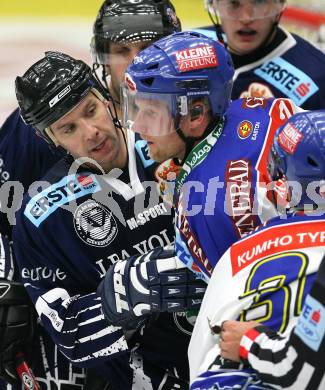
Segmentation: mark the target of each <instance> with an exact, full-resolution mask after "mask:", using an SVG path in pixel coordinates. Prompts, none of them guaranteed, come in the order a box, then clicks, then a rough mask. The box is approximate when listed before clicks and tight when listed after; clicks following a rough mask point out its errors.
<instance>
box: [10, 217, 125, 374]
mask: <svg viewBox="0 0 325 390" xmlns="http://www.w3.org/2000/svg"><path fill="white" fill-rule="evenodd" d="M13 238H14V251H15V255H16V259H17V263H18V267H19V270H20V275H21V279H22V282H23V283H24V286H25V288H26V289H27V291H28V293H29V295H30V297H31V299H32V301H33V303H34V305H35V307H36V310H37V313H38V315H39V317H40V319H41V322H42V324H43V325H44V327H45V328H46V330H47V331H48V332H49V334H50V335H51V337H52V339H53V341H54V342H55V344H56V345H57V346H58V347H59V349H60V351H61V352H62V353H63V354H64V355H65V356H66V357H67V358H68V359H69V360H70V361H71V362H72V363H73V364H74V365H78V366H85V367H86V366H91V365H94V364H96V365H97V364H100V361H102V362H104V361H106V360H108V359H110V358H112V357H114V356H117V355H120V354H122V353H125V352H126V351H127V350H128V346H127V342H126V340H125V338H124V334H123V331H122V329H121V328H118V327H115V326H112V325H110V324H109V323H108V321H107V320H106V319H105V318H104V315H103V313H102V309H101V300H100V298H99V297H98V296H97V294H96V291H91V289H89V290H90V291H89V293H87V294H83V295H78V291H85V290H86V289H82V288H80V286H78V283H76V281H75V280H74V278H73V277H72V275H73V269H69V266H68V265H67V266H66V267H65V266H64V263H63V262H61V263H60V253H59V252H58V253H57V255H56V257H57V258H55V255H54V253H53V251H51V252H49V251H43V252H42V248H40V246H39V245H35V244H34V243H33V242H32V241H29V242H28V241H27V240H26V236H24V232H23V231H22V226H20V224H18V225H17V226H16V227H15V228H14V231H13ZM35 239H36V238H35V237H34V240H35ZM42 240H43V244H44V241H46V238H44V237H42ZM36 247H37V250H36V249H35V248H36ZM45 247H46V246H45ZM46 252H47V253H46ZM80 266H82V259H81V258H80ZM79 283H80V281H79ZM83 284H84V285H85V286H87V279H86V278H85V280H84V282H83ZM93 290H95V288H93Z"/></svg>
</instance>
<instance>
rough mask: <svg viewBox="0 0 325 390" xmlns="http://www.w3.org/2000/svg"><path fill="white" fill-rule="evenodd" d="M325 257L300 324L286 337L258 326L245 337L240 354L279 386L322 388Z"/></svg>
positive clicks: (324, 344) (324, 343)
mask: <svg viewBox="0 0 325 390" xmlns="http://www.w3.org/2000/svg"><path fill="white" fill-rule="evenodd" d="M324 335H325V257H324V259H323V261H322V263H321V266H320V269H319V271H318V273H317V276H316V280H315V282H314V284H313V286H312V288H311V291H310V293H309V295H307V297H306V300H305V303H304V306H303V309H302V312H301V315H300V317H299V319H298V322H297V324H296V326H295V327H294V328H293V329H292V330H291V333H290V334H289V335H286V336H285V337H283V336H281V335H279V334H277V333H276V332H275V331H273V330H272V329H270V328H267V327H264V326H257V327H255V328H253V329H250V330H248V331H247V332H246V333H245V335H244V336H243V337H242V339H241V343H240V357H241V359H242V360H243V362H245V363H249V365H250V366H251V367H252V368H253V369H254V370H255V371H257V372H258V375H259V376H260V378H261V379H262V380H263V382H265V383H269V384H271V385H273V386H275V388H278V389H289V388H290V389H296V388H297V389H298V388H299V389H301V390H303V389H315V390H316V389H319V390H320V389H322V388H323V386H324V383H325V370H324V362H323V359H322V356H324V353H325V337H324Z"/></svg>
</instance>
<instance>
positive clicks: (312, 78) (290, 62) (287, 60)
mask: <svg viewBox="0 0 325 390" xmlns="http://www.w3.org/2000/svg"><path fill="white" fill-rule="evenodd" d="M196 31H199V32H202V33H203V34H206V35H208V36H210V37H212V38H214V39H216V34H215V30H214V27H212V26H211V27H207V28H202V29H196ZM231 57H232V60H233V63H234V67H235V75H234V86H233V90H232V98H233V99H238V98H243V97H247V96H254V97H266V98H271V97H276V98H279V97H287V98H289V99H291V100H292V101H293V102H294V103H295V104H296V105H297V106H299V107H302V108H304V109H306V110H316V109H320V108H323V107H325V88H324V86H325V73H324V68H325V54H324V53H322V52H321V51H320V50H318V49H317V48H316V47H314V46H313V45H311V44H310V43H308V42H307V41H306V40H304V39H303V38H301V37H299V36H298V35H296V34H290V33H289V32H288V31H286V30H285V29H283V28H282V27H279V28H278V29H277V33H276V36H275V38H274V39H273V41H272V42H271V43H270V44H269V45H268V46H266V47H264V48H262V49H257V50H255V51H254V52H252V53H249V54H246V55H235V54H233V53H232V54H231Z"/></svg>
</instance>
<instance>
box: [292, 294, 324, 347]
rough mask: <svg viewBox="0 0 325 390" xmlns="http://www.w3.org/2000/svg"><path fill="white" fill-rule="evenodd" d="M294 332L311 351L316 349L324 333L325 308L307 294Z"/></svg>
mask: <svg viewBox="0 0 325 390" xmlns="http://www.w3.org/2000/svg"><path fill="white" fill-rule="evenodd" d="M294 332H295V334H296V335H297V336H298V337H300V338H301V339H302V341H303V342H304V343H305V344H306V345H307V346H308V347H309V348H311V349H312V350H313V351H318V350H319V347H320V344H321V342H322V340H323V338H324V334H325V308H324V306H323V305H322V304H321V303H320V302H318V301H317V300H316V299H315V298H313V297H311V296H310V295H307V297H306V301H305V304H304V307H303V309H302V312H301V315H300V317H299V320H298V323H297V326H296V327H295V331H294Z"/></svg>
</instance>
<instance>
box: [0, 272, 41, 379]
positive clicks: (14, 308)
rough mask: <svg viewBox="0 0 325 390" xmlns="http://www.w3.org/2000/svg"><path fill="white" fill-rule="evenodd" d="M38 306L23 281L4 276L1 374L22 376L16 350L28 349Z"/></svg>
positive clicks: (0, 316)
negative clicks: (36, 306)
mask: <svg viewBox="0 0 325 390" xmlns="http://www.w3.org/2000/svg"><path fill="white" fill-rule="evenodd" d="M35 320H36V315H35V309H34V307H33V305H32V302H31V300H30V298H29V296H28V294H27V292H26V290H25V288H24V286H23V285H22V284H21V283H17V282H12V281H8V280H6V279H0V377H2V378H4V379H5V380H6V381H7V382H9V383H13V382H15V381H17V380H18V376H17V373H16V354H17V352H19V351H25V350H27V348H28V346H29V345H30V344H31V342H32V339H33V334H34V331H35V326H36V321H35Z"/></svg>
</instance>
